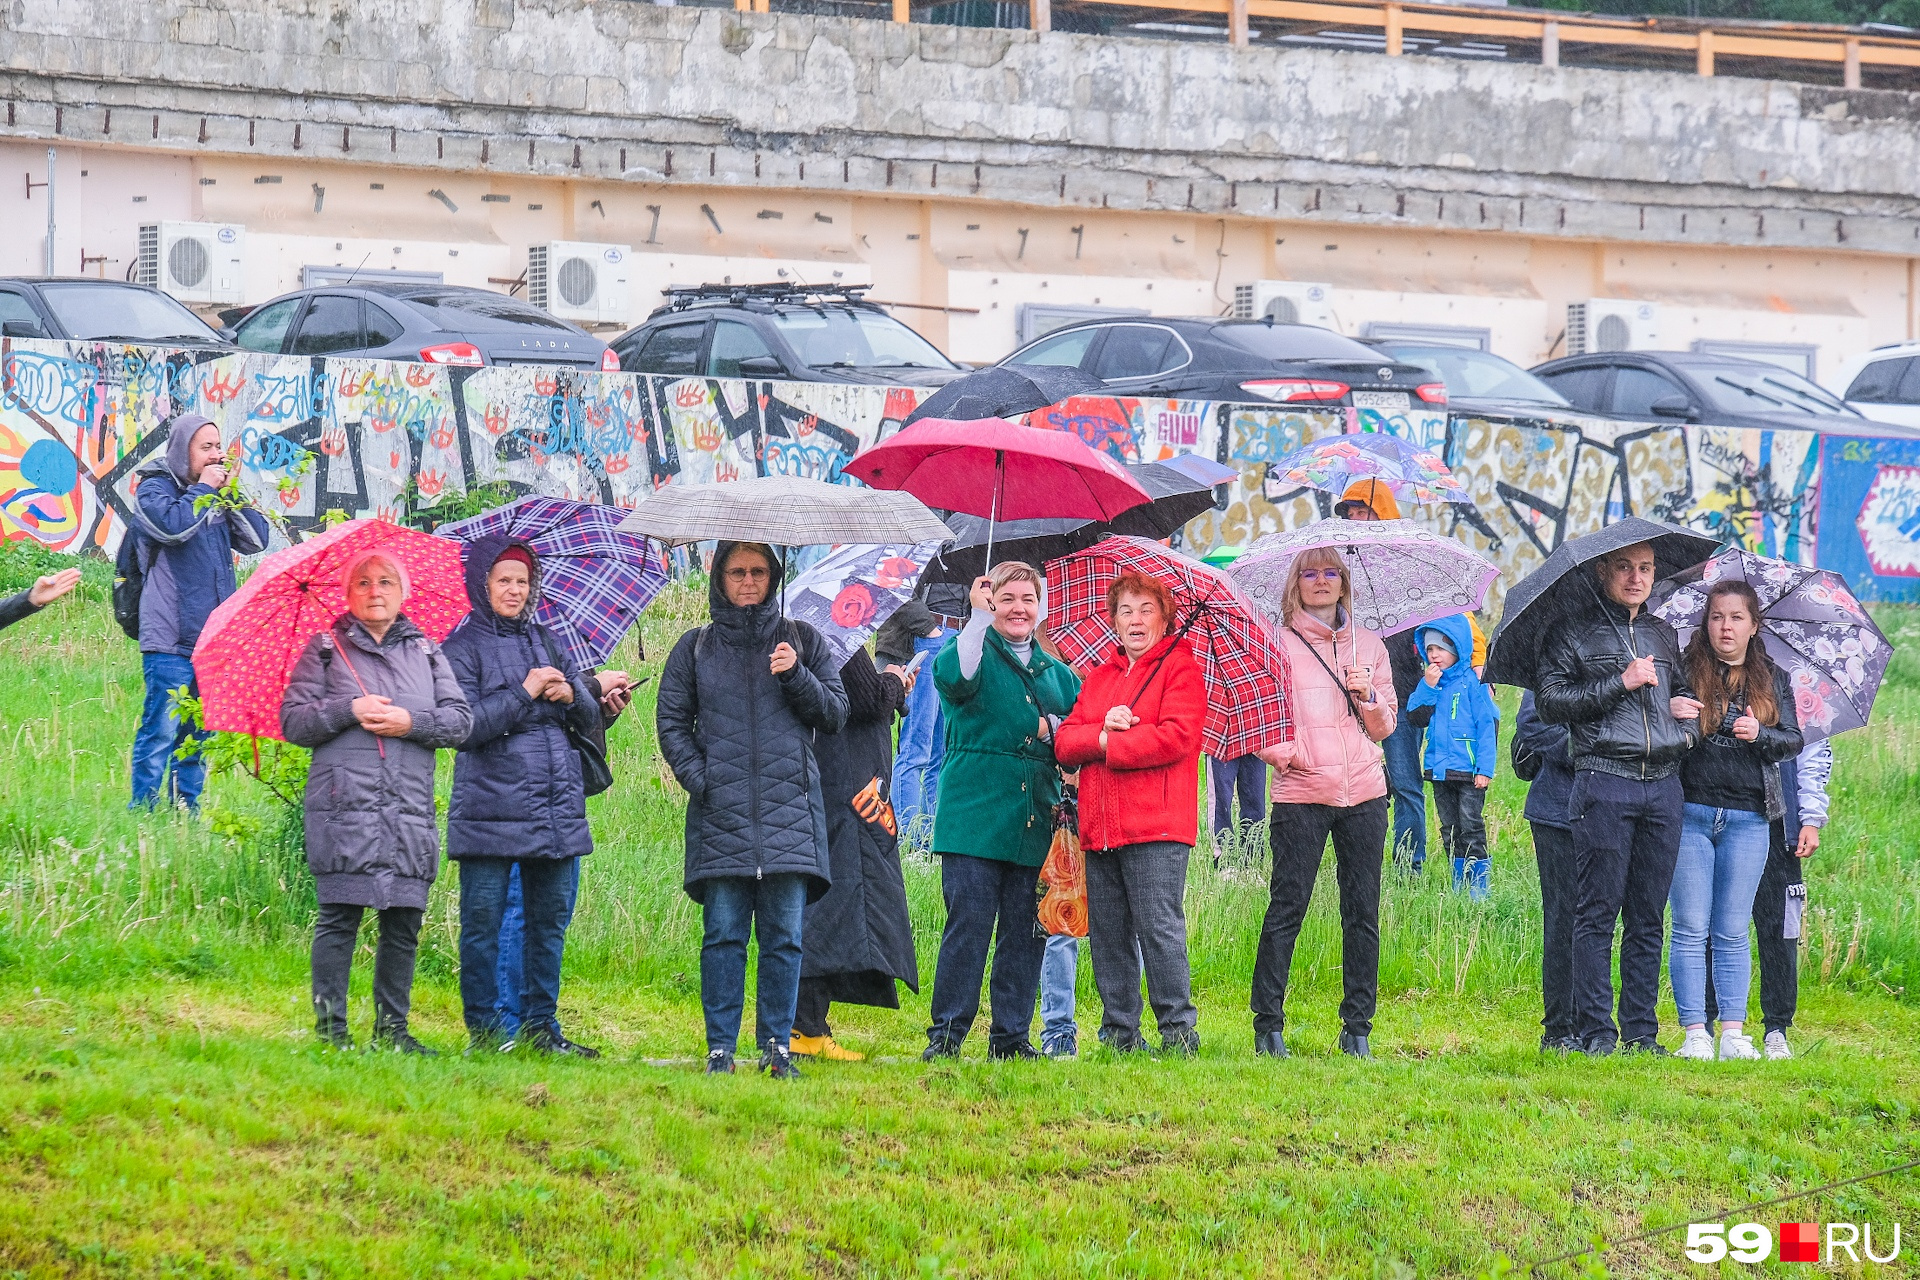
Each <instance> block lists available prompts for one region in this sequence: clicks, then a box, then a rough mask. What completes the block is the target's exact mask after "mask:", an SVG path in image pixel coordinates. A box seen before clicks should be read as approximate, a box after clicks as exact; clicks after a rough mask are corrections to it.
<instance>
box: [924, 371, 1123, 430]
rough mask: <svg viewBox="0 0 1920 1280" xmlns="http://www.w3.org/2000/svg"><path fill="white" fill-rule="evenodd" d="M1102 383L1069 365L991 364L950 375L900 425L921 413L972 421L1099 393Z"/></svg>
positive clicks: (1009, 415) (1007, 414) (1105, 385)
mask: <svg viewBox="0 0 1920 1280" xmlns="http://www.w3.org/2000/svg"><path fill="white" fill-rule="evenodd" d="M1106 389H1107V384H1106V383H1104V382H1102V381H1100V379H1098V378H1096V377H1094V376H1093V375H1092V374H1090V373H1083V372H1082V371H1081V370H1080V369H1078V368H1076V367H1075V366H1073V365H1070V364H1069V365H1055V364H995V365H988V366H987V367H986V368H984V369H976V370H974V371H973V372H972V373H969V374H967V375H965V376H964V377H959V378H955V379H954V380H953V381H952V382H949V383H948V384H947V385H946V386H944V387H942V388H940V389H939V390H938V391H936V392H934V393H933V394H932V395H930V396H928V397H927V398H926V399H925V400H923V401H921V403H920V406H919V407H918V408H916V409H915V410H914V411H913V412H912V413H910V414H908V415H907V420H906V423H905V424H904V425H906V426H912V425H913V424H914V423H916V422H918V421H920V419H922V418H947V419H951V420H954V421H959V422H974V421H977V420H979V419H981V418H1012V417H1017V416H1018V415H1020V414H1023V413H1030V412H1032V411H1033V410H1035V409H1044V408H1046V407H1047V406H1048V405H1050V404H1059V403H1060V402H1061V401H1062V400H1065V399H1066V398H1067V397H1068V396H1084V395H1099V394H1102V393H1104V392H1105V391H1106Z"/></svg>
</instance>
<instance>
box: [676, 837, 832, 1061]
mask: <svg viewBox="0 0 1920 1280" xmlns="http://www.w3.org/2000/svg"><path fill="white" fill-rule="evenodd" d="M706 893H707V903H706V937H705V938H704V939H703V940H702V941H701V943H700V1007H701V1008H702V1009H703V1010H705V1012H706V1015H707V1052H709V1053H711V1052H713V1051H714V1050H716V1049H724V1050H725V1051H726V1052H728V1053H732V1052H734V1050H735V1049H736V1048H737V1047H738V1045H739V1043H740V1014H741V1011H742V1008H743V1007H744V1006H745V1004H746V999H747V936H748V934H749V933H753V934H757V935H758V937H759V939H760V989H759V992H758V993H757V996H756V998H755V1000H754V1007H753V1016H754V1032H753V1042H754V1045H755V1046H756V1047H759V1048H764V1047H765V1046H766V1044H767V1042H768V1041H773V1042H774V1043H776V1044H782V1045H784V1044H786V1043H787V1041H788V1039H789V1038H790V1037H791V1036H792V1035H793V1011H794V1006H795V1005H796V1004H798V1003H799V1000H800V925H801V920H802V918H803V917H804V916H805V914H806V909H807V880H806V877H805V876H801V875H774V876H767V877H765V878H764V879H759V880H750V879H748V878H747V877H746V876H716V877H714V878H713V879H711V880H708V881H707V882H706Z"/></svg>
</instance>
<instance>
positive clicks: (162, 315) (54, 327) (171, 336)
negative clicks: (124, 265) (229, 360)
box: [0, 276, 226, 347]
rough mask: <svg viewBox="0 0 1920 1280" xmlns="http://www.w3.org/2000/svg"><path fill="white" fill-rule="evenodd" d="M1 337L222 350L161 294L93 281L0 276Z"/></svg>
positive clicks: (211, 334) (198, 322) (199, 323)
mask: <svg viewBox="0 0 1920 1280" xmlns="http://www.w3.org/2000/svg"><path fill="white" fill-rule="evenodd" d="M0 333H4V334H5V336H7V337H9V338H64V339H67V340H68V341H77V342H144V343H151V344H152V345H155V346H165V347H219V346H225V345H226V344H225V341H224V340H223V339H222V338H221V336H220V335H219V334H218V333H216V332H215V331H214V330H213V328H212V327H211V326H210V325H208V324H207V322H206V321H204V320H202V319H201V318H200V317H199V316H197V315H195V314H193V312H191V311H189V310H187V308H186V306H185V305H184V304H182V303H181V302H179V301H178V300H176V299H174V298H172V297H169V296H168V295H167V294H164V293H162V292H160V290H158V289H154V288H150V287H148V286H147V285H144V284H127V283H125V282H124V281H120V280H100V279H96V278H94V277H91V276H6V277H0Z"/></svg>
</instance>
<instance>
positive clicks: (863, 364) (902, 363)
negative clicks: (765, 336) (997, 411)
mask: <svg viewBox="0 0 1920 1280" xmlns="http://www.w3.org/2000/svg"><path fill="white" fill-rule="evenodd" d="M773 327H774V328H776V329H778V330H779V331H780V336H781V337H783V338H785V339H786V340H787V341H788V342H789V343H790V344H792V346H793V349H794V350H795V351H796V352H798V353H799V355H800V362H801V363H802V364H804V365H806V366H807V367H808V368H810V369H955V368H958V367H959V366H958V365H956V364H954V363H953V361H951V360H949V359H947V358H946V357H945V356H943V355H941V354H940V351H939V349H938V348H937V347H935V346H934V345H933V344H932V343H931V342H928V341H927V340H926V339H925V338H923V337H921V336H920V335H919V334H917V333H915V332H914V331H913V330H912V329H909V328H908V327H907V326H906V325H904V324H901V323H900V322H899V321H898V320H895V319H894V318H893V317H892V316H890V315H887V314H886V313H885V312H883V311H865V310H859V311H856V310H854V309H853V308H851V307H832V308H828V307H819V308H809V309H807V310H804V311H803V310H798V309H796V310H791V311H776V312H774V314H773Z"/></svg>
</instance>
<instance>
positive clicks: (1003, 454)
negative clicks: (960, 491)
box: [985, 449, 1007, 573]
mask: <svg viewBox="0 0 1920 1280" xmlns="http://www.w3.org/2000/svg"><path fill="white" fill-rule="evenodd" d="M1006 483H1007V451H1006V450H1005V449H995V450H994V451H993V496H992V497H991V498H990V499H989V501H988V504H987V566H986V570H985V572H987V573H992V572H993V526H994V524H995V523H996V522H998V521H999V519H1000V491H1001V490H1002V489H1004V488H1005V487H1006Z"/></svg>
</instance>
